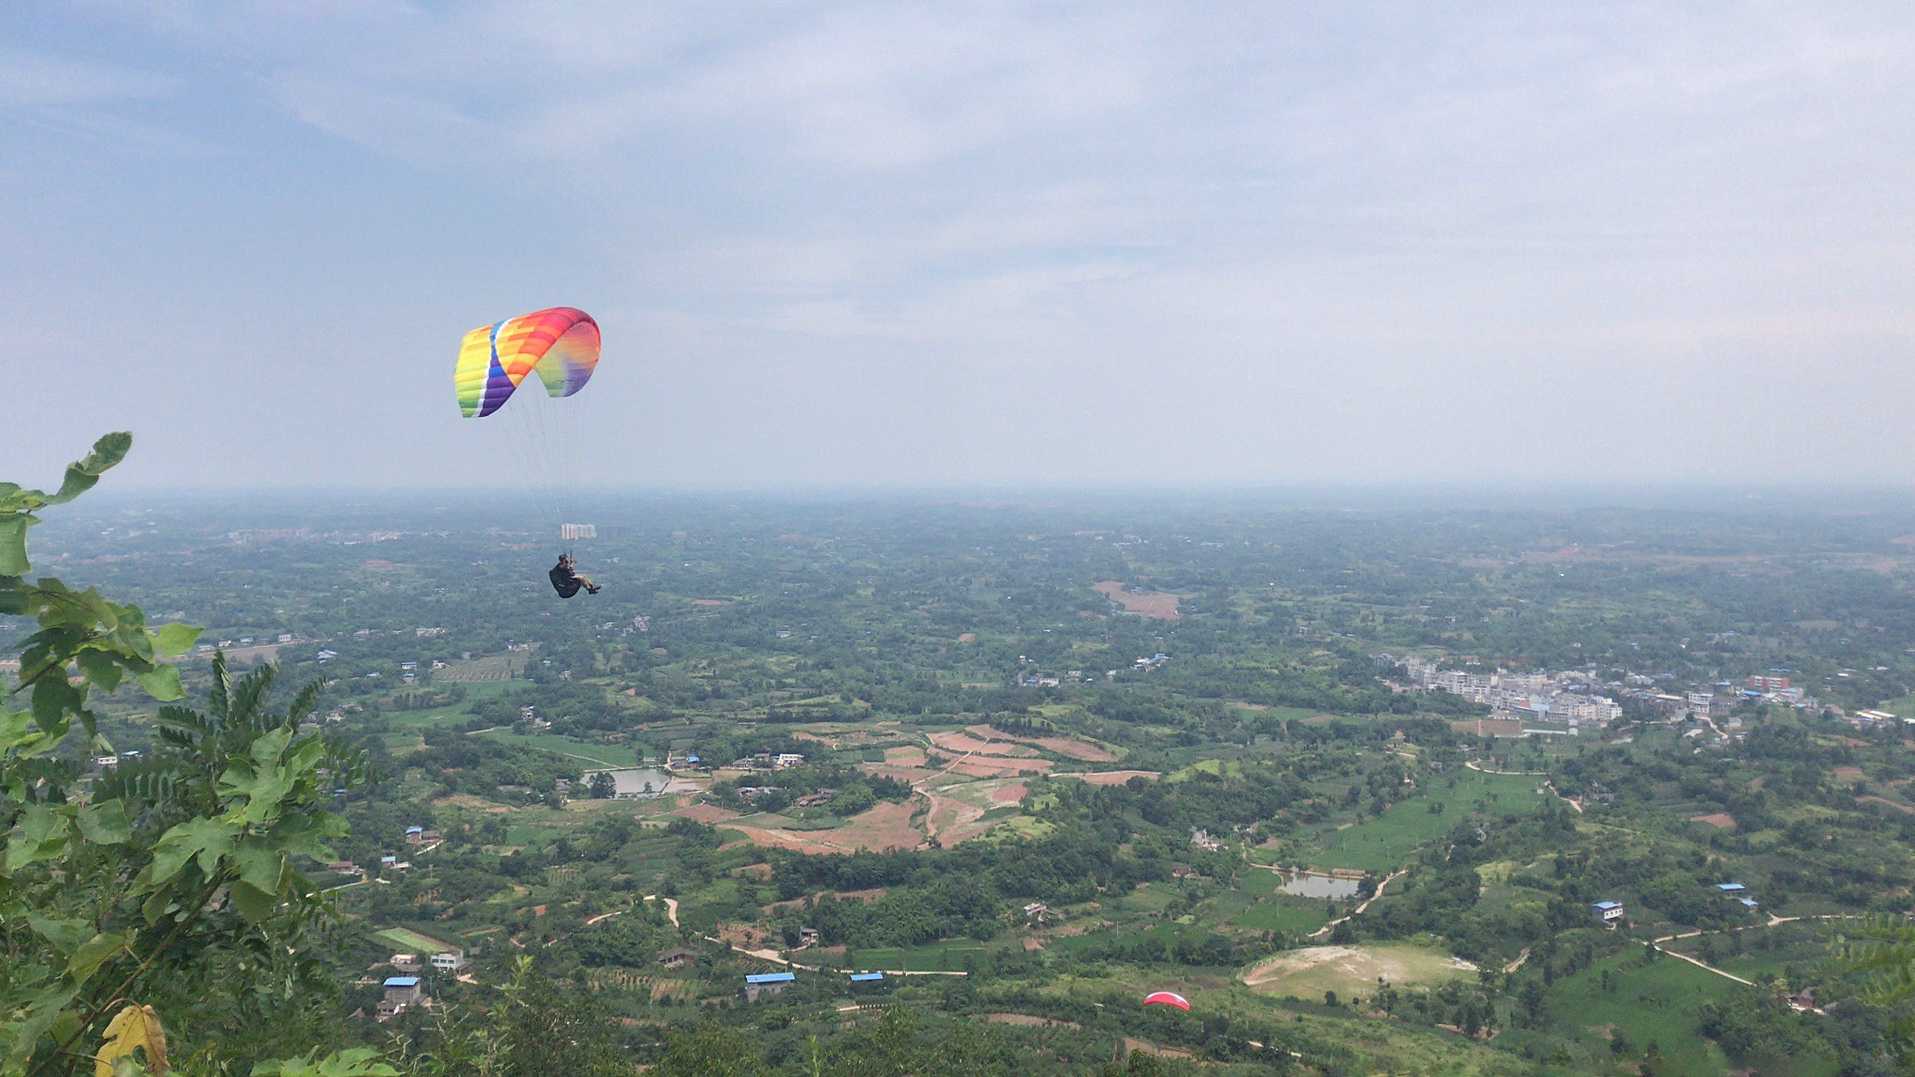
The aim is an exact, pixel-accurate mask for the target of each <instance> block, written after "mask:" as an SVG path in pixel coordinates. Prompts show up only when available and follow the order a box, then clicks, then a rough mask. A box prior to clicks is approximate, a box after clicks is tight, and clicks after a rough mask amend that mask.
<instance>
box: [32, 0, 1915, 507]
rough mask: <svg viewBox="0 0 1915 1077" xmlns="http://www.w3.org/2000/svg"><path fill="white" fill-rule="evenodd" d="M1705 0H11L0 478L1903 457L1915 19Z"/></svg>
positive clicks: (874, 478)
mask: <svg viewBox="0 0 1915 1077" xmlns="http://www.w3.org/2000/svg"><path fill="white" fill-rule="evenodd" d="M1691 7H1692V6H1691V5H1671V4H1643V5H1627V4H1617V5H1610V4H1568V3H1564V4H1555V5H1544V4H1537V3H1530V2H1523V3H1510V4H1481V5H1460V6H1459V5H1439V6H1433V5H1415V4H1401V5H1396V4H1392V5H1375V6H1370V5H1342V4H1283V5H1279V4H1272V3H1253V4H1243V5H1226V4H1204V5H1180V4H1146V5H1115V4H1085V5H1080V6H1072V5H1043V6H1042V10H1041V11H1040V10H1036V9H1035V8H1036V6H1035V5H1002V6H999V5H990V4H986V5H943V4H931V5H922V6H912V5H903V4H876V5H871V6H847V5H835V4H834V5H805V4H797V5H789V4H788V5H766V6H763V7H745V6H735V5H710V4H687V5H684V6H683V7H680V8H676V9H674V8H672V7H670V6H668V5H663V4H633V3H627V2H622V0H619V2H610V0H608V2H605V3H573V4H563V5H556V4H555V5H543V4H533V3H526V2H521V0H512V2H499V3H455V4H442V5H414V4H400V3H325V4H317V3H315V4H305V3H277V2H265V0H261V2H258V3H249V4H228V3H219V4H213V3H207V4H195V3H190V2H182V3H170V4H137V3H115V2H109V0H92V2H73V3H64V2H62V3H54V2H44V3H42V2H35V0H23V2H20V3H14V4H9V5H6V7H5V10H4V11H3V12H0V251H3V252H4V258H0V313H4V315H5V316H6V320H7V324H8V325H9V326H10V327H11V328H12V332H11V334H10V337H9V345H8V350H7V359H6V360H5V363H6V365H5V373H6V375H7V387H6V390H5V392H4V394H3V395H0V464H3V465H4V466H3V467H0V479H7V480H13V481H21V482H27V483H29V484H43V483H51V482H55V481H57V477H58V473H57V469H58V467H59V465H60V464H61V463H62V462H64V461H65V460H68V459H71V458H72V457H74V456H76V455H78V454H79V453H81V452H83V451H84V449H85V447H86V445H87V444H88V443H89V442H90V440H91V439H92V437H93V436H94V435H96V434H98V433H100V432H103V431H105V430H108V429H114V428H128V429H132V430H134V431H135V433H136V435H137V438H138V443H137V445H136V448H135V451H134V455H133V457H132V458H131V459H130V460H129V462H128V463H127V465H126V467H125V469H124V471H123V472H121V473H120V474H117V475H116V476H115V481H116V484H117V485H119V486H121V487H122V488H125V489H134V488H142V487H144V488H158V487H173V486H192V487H205V486H241V487H243V486H254V485H273V486H286V487H295V486H310V485H326V486H342V485H364V486H376V487H393V486H430V487H440V488H443V487H450V486H462V485H483V484H486V483H489V482H493V481H497V477H498V476H499V475H500V474H501V473H503V472H506V471H510V470H512V469H514V468H515V466H517V461H516V460H515V459H514V458H513V457H512V455H511V448H510V446H511V444H512V442H511V441H510V440H509V439H506V438H503V437H500V436H498V435H499V434H501V433H503V427H501V428H500V429H499V430H487V431H479V430H475V429H474V427H475V426H477V425H480V424H475V423H470V422H467V421H465V420H461V419H460V418H459V417H458V414H457V410H456V408H455V406H454V403H453V395H452V388H451V368H452V362H453V357H454V352H455V350H456V347H457V344H458V341H459V337H460V335H461V334H462V333H463V332H465V331H466V330H467V329H470V328H472V327H473V326H476V325H479V324H481V323H484V322H488V321H492V320H495V319H497V318H501V317H504V316H507V315H511V314H516V313H521V312H524V311H528V310H531V309H534V308H538V307H543V306H548V305H554V304H570V305H576V306H579V307H582V308H584V309H586V310H588V311H590V312H592V313H593V314H594V315H595V316H596V317H597V318H598V319H599V321H600V323H601V325H602V326H603V330H604V334H605V357H604V361H603V363H602V365H601V367H600V370H599V374H598V377H597V378H596V379H595V380H594V382H593V383H592V384H591V385H590V386H589V387H588V388H587V389H586V390H585V392H584V393H582V394H581V395H580V396H579V397H578V398H576V399H575V400H574V401H571V402H569V403H573V404H576V405H578V410H577V413H576V415H575V416H574V418H576V419H577V421H578V426H579V429H578V432H577V434H576V438H577V443H578V445H579V447H580V452H579V462H578V463H576V464H575V465H573V470H574V473H575V474H576V476H577V478H578V480H579V481H581V482H585V483H591V484H620V485H623V484H632V485H664V486H700V485H739V484H743V485H751V486H779V485H782V484H796V485H811V484H830V485H834V486H858V485H864V484H948V483H1002V482H1032V483H1079V482H1081V483H1094V484H1102V485H1110V484H1124V483H1129V482H1140V483H1151V484H1178V483H1186V482H1190V483H1241V482H1256V483H1284V482H1306V483H1309V482H1347V481H1369V482H1402V481H1417V480H1423V479H1453V480H1464V481H1470V482H1478V481H1492V482H1493V481H1496V480H1499V479H1510V480H1523V481H1529V482H1542V483H1548V482H1551V481H1555V480H1558V479H1561V480H1566V481H1568V480H1573V481H1578V482H1630V481H1636V480H1651V479H1666V480H1681V481H1705V482H1708V481H1723V482H1736V483H1749V482H1770V481H1778V482H1817V481H1840V482H1877V483H1880V482H1886V483H1892V484H1898V485H1900V484H1906V483H1907V482H1908V481H1909V479H1910V470H1909V469H1910V463H1909V462H1910V461H1911V460H1915V422H1911V420H1910V416H1911V414H1915V408H1912V407H1911V403H1912V402H1915V349H1912V348H1911V345H1912V344H1915V244H1911V239H1912V238H1915V182H1911V179H1912V178H1915V5H1910V4H1908V3H1907V2H1906V0H1899V2H1889V3H1881V4H1867V3H1856V4H1811V3H1772V4H1755V5H1701V7H1704V8H1714V10H1715V13H1714V14H1702V13H1698V12H1697V11H1694V10H1689V9H1690V8H1691ZM1359 8H1361V10H1359ZM548 9H549V10H548ZM501 418H502V417H501ZM488 421H489V420H488Z"/></svg>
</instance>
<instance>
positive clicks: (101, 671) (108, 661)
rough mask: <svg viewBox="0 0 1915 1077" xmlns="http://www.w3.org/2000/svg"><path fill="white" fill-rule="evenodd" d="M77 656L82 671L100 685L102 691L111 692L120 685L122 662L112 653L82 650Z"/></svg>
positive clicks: (90, 679)
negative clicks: (115, 658) (116, 660)
mask: <svg viewBox="0 0 1915 1077" xmlns="http://www.w3.org/2000/svg"><path fill="white" fill-rule="evenodd" d="M76 657H77V659H78V661H79V663H80V672H81V673H84V674H85V675H86V679H87V680H89V681H92V682H93V683H94V684H95V685H97V686H99V689H100V691H102V692H111V691H113V690H114V689H115V688H118V687H119V686H120V664H119V663H118V662H115V661H114V660H113V657H112V656H111V655H109V654H106V653H105V652H103V651H81V652H80V653H79V655H78V656H76Z"/></svg>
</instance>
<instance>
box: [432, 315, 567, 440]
mask: <svg viewBox="0 0 1915 1077" xmlns="http://www.w3.org/2000/svg"><path fill="white" fill-rule="evenodd" d="M597 366H598V323H597V322H595V321H593V320H592V316H591V315H590V314H587V313H585V312H584V311H582V310H579V309H577V308H576V307H549V308H547V309H545V310H538V311H533V312H532V313H530V314H521V315H519V316H518V317H516V318H507V319H506V320H504V321H502V322H494V323H493V324H491V325H482V326H480V327H478V328H477V329H474V330H472V331H471V332H470V333H467V334H466V335H465V340H464V342H462V343H461V344H460V345H459V365H458V366H457V367H456V368H454V370H453V372H452V384H453V387H454V389H455V391H456V392H457V393H458V396H459V414H461V415H463V416H465V417H466V418H468V419H475V418H477V419H482V418H484V417H485V416H487V415H490V414H492V413H493V412H495V411H497V410H499V409H500V408H501V407H504V406H505V402H506V400H507V399H508V398H509V397H511V395H512V393H513V391H514V390H516V389H517V388H518V387H519V384H520V383H521V382H523V381H524V380H525V376H526V375H527V374H530V373H532V372H534V371H536V372H537V373H538V376H539V380H540V381H542V382H544V383H545V391H546V392H547V393H550V394H551V395H553V396H571V395H572V394H573V393H576V392H578V391H579V390H580V389H582V388H584V387H585V383H586V382H587V381H589V380H591V377H592V371H593V369H595V368H596V367H597Z"/></svg>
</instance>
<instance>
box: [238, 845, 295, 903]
mask: <svg viewBox="0 0 1915 1077" xmlns="http://www.w3.org/2000/svg"><path fill="white" fill-rule="evenodd" d="M233 867H234V868H235V869H236V870H237V871H238V873H239V881H240V882H243V883H245V884H246V885H248V886H251V887H253V888H255V889H257V890H261V891H263V892H265V893H267V894H278V893H279V881H280V878H281V877H282V876H283V875H284V874H285V872H286V854H285V853H283V852H281V851H279V850H278V849H275V848H273V847H272V846H271V845H270V844H268V843H267V841H266V839H264V838H258V837H249V838H246V839H245V840H244V841H242V842H240V845H239V848H238V849H235V850H234V851H233Z"/></svg>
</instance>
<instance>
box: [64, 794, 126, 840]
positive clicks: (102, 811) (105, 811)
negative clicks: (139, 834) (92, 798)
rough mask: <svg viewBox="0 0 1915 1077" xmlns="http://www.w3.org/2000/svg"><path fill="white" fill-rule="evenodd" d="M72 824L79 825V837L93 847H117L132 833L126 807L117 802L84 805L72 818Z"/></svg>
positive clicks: (106, 801)
mask: <svg viewBox="0 0 1915 1077" xmlns="http://www.w3.org/2000/svg"><path fill="white" fill-rule="evenodd" d="M74 822H76V823H78V824H80V836H81V837H83V838H85V839H86V840H88V841H90V842H92V843H93V844H95V845H119V844H121V843H123V842H125V841H126V840H127V839H128V838H130V837H131V836H132V833H133V827H132V824H131V823H130V822H128V820H127V818H126V805H125V804H123V803H121V802H120V801H117V800H102V801H98V802H96V803H93V804H88V805H86V806H85V807H83V808H81V809H80V811H79V813H78V814H77V815H75V816H74Z"/></svg>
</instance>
